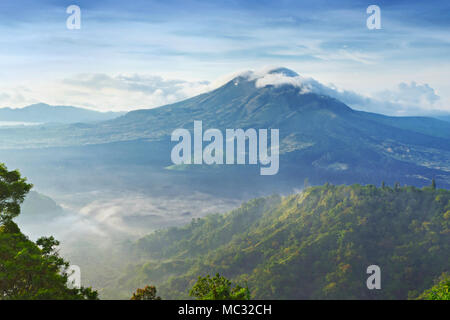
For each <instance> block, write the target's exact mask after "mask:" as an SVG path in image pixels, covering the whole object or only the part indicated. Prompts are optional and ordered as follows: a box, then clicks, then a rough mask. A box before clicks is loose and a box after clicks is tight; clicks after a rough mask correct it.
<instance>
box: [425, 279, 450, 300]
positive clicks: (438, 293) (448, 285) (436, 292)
mask: <svg viewBox="0 0 450 320" xmlns="http://www.w3.org/2000/svg"><path fill="white" fill-rule="evenodd" d="M419 299H422V300H450V275H449V274H446V273H444V274H443V275H442V276H441V277H440V278H439V282H438V283H437V284H436V285H434V286H433V287H431V288H430V289H428V290H426V291H425V292H424V293H423V294H422V295H421V296H420V297H419Z"/></svg>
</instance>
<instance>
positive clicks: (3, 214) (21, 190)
mask: <svg viewBox="0 0 450 320" xmlns="http://www.w3.org/2000/svg"><path fill="white" fill-rule="evenodd" d="M26 181H27V179H25V178H22V177H21V176H20V173H19V171H17V170H14V171H8V169H7V168H6V166H5V165H4V164H2V163H0V224H3V223H4V222H6V221H9V220H12V219H13V218H15V217H17V216H18V215H19V214H20V204H21V203H22V202H23V200H24V199H25V195H26V194H27V193H28V192H29V191H30V190H31V188H32V187H33V185H32V184H28V183H27V182H26Z"/></svg>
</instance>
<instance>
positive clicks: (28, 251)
mask: <svg viewBox="0 0 450 320" xmlns="http://www.w3.org/2000/svg"><path fill="white" fill-rule="evenodd" d="M31 187H32V186H31V185H30V184H27V183H26V179H24V178H21V176H20V173H19V172H18V171H8V170H7V169H6V167H5V166H4V165H3V164H0V300H7V299H12V300H14V299H20V300H34V299H39V300H42V299H52V300H53V299H74V300H75V299H76V300H78V299H97V292H96V291H93V290H91V289H90V288H81V289H76V288H73V289H72V288H69V287H68V286H67V281H68V277H69V274H68V273H67V270H68V267H69V263H68V262H66V261H64V259H62V258H61V257H60V256H59V254H58V252H57V251H56V249H55V248H56V247H57V246H58V245H59V242H58V241H56V240H55V239H54V238H53V237H49V238H40V239H39V240H38V241H37V242H36V243H34V242H32V241H30V240H29V239H28V238H27V237H26V236H25V235H24V234H22V232H21V231H20V229H19V227H18V226H17V225H16V224H15V223H14V222H13V221H12V219H13V218H14V217H16V216H18V215H19V214H20V204H21V203H22V202H23V200H24V198H25V195H26V194H27V193H28V191H29V190H30V189H31Z"/></svg>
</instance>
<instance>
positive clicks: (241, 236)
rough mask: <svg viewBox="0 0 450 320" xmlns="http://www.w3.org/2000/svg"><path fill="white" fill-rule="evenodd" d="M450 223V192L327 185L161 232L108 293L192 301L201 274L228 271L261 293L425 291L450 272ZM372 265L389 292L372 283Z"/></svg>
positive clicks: (141, 246) (348, 295)
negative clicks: (148, 289)
mask: <svg viewBox="0 0 450 320" xmlns="http://www.w3.org/2000/svg"><path fill="white" fill-rule="evenodd" d="M449 226H450V192H449V191H447V190H436V189H435V187H426V188H422V189H417V188H415V187H399V186H398V185H397V186H396V187H394V188H390V187H382V188H377V187H375V186H372V185H368V186H361V185H352V186H333V185H329V184H326V185H324V186H321V187H311V188H308V189H306V190H305V191H304V192H302V193H299V194H295V195H291V196H288V197H279V196H271V197H267V198H260V199H255V200H252V201H250V202H248V203H245V204H244V205H243V206H242V207H241V208H239V209H237V210H234V211H232V212H230V213H228V214H225V215H211V216H208V217H206V218H203V219H195V220H193V221H192V222H191V223H190V224H189V225H187V226H185V227H182V228H171V229H168V230H164V231H158V232H155V233H153V234H151V235H149V236H147V237H145V238H143V239H141V240H140V241H139V242H138V243H137V244H135V245H133V246H132V249H133V250H134V254H135V258H136V261H142V263H138V264H136V265H130V266H129V267H128V270H127V273H126V275H125V276H123V277H122V278H120V279H118V280H117V282H116V283H114V285H113V286H112V287H111V288H109V289H106V290H104V291H103V294H104V295H105V296H113V295H111V293H112V292H114V293H115V294H116V295H115V297H116V298H118V297H127V296H129V295H130V292H131V291H132V290H134V289H135V288H138V287H142V286H143V285H145V284H147V283H153V284H156V285H157V287H158V290H159V292H160V294H161V296H162V297H163V298H188V288H190V287H192V285H193V284H194V283H195V280H196V279H197V277H198V276H200V275H204V274H215V273H217V272H219V273H220V274H223V275H224V276H226V277H227V278H229V279H231V280H232V281H235V282H236V283H240V284H241V285H244V286H245V285H248V287H249V288H250V291H251V298H256V299H407V298H416V297H418V296H419V295H420V294H421V293H422V292H423V291H424V290H426V289H428V288H430V287H431V286H432V285H433V281H434V279H436V278H438V277H439V276H440V275H441V274H442V273H444V272H446V271H449V270H450V255H449V252H450V230H449ZM139 259H140V260H139ZM373 264H375V265H378V266H380V268H381V290H368V289H367V287H366V279H367V278H368V277H369V275H368V274H367V273H366V269H367V267H368V266H369V265H373Z"/></svg>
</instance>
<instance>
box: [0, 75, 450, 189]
mask: <svg viewBox="0 0 450 320" xmlns="http://www.w3.org/2000/svg"><path fill="white" fill-rule="evenodd" d="M280 80H281V81H280ZM307 84H308V83H305V87H302V77H301V76H298V75H297V73H295V72H294V71H291V70H289V69H286V68H278V69H273V70H269V71H268V72H266V73H264V74H257V73H251V72H249V73H242V74H240V75H238V76H236V77H235V78H233V79H232V80H230V81H228V82H227V83H225V84H224V85H223V86H221V87H219V88H217V89H215V90H213V91H210V92H207V93H204V94H201V95H198V96H195V97H192V98H189V99H186V100H183V101H180V102H177V103H174V104H170V105H165V106H161V107H158V108H154V109H143V110H136V111H131V112H128V113H127V114H125V115H123V116H120V117H118V118H115V119H112V120H107V121H103V122H99V123H92V124H68V125H60V126H40V127H29V128H18V129H5V128H3V129H2V128H0V149H4V150H5V149H19V148H20V149H26V148H44V147H45V148H47V147H83V146H87V145H90V146H99V145H103V146H105V147H104V148H105V149H106V150H108V154H110V156H108V157H105V158H106V159H107V161H111V159H116V154H117V150H121V149H120V145H122V146H125V145H130V148H135V149H132V150H127V153H126V157H127V158H128V159H136V160H135V161H137V162H140V161H145V162H146V163H148V164H150V163H151V164H152V165H155V164H156V163H158V166H159V165H161V167H159V168H160V169H161V170H163V169H164V168H166V167H168V166H170V165H171V164H172V163H171V162H170V150H171V148H172V147H173V143H172V142H171V141H170V135H171V133H172V132H173V130H175V129H177V128H186V129H188V130H192V129H193V122H194V120H202V122H203V130H207V129H208V128H217V129H220V130H222V131H224V130H225V129H228V128H242V129H246V128H255V129H270V128H275V129H279V130H280V171H279V173H278V175H277V176H276V177H274V179H276V180H277V181H279V182H280V184H281V185H282V186H288V185H289V186H291V185H293V186H295V187H298V185H299V183H301V182H302V181H303V180H304V179H305V178H308V179H309V181H310V182H311V183H313V184H315V183H324V182H327V181H329V182H333V183H356V182H359V183H376V184H378V183H380V181H381V180H385V182H386V183H389V184H394V183H395V182H396V181H398V182H400V183H402V184H404V183H406V184H413V185H416V186H423V185H428V184H429V183H430V182H431V179H432V178H433V177H434V178H435V179H436V181H437V182H438V184H439V185H440V186H442V187H449V186H450V124H449V123H448V122H445V121H442V120H438V119H433V118H427V117H389V116H385V115H381V114H375V113H368V112H363V111H356V110H353V109H352V108H350V107H349V106H347V105H346V104H344V103H343V102H341V101H339V100H337V99H335V98H332V97H330V96H327V95H324V94H321V93H320V92H317V91H314V90H309V89H308V88H307ZM132 144H134V145H133V146H132V147H131V145H132ZM114 148H118V149H117V150H115V151H114V150H113V149H114ZM95 150H96V149H95V148H94V149H91V150H90V152H95ZM109 152H110V153H109ZM101 155H102V156H104V153H101ZM99 156H100V154H99ZM122 164H123V163H121V165H122ZM197 168H199V167H198V166H197V167H196V166H189V168H187V170H185V172H184V173H183V174H186V175H189V172H192V170H196V169H197ZM251 168H252V167H251V166H247V167H245V168H243V167H239V169H242V170H251ZM210 169H211V170H212V168H210ZM239 169H237V168H234V167H233V168H229V169H225V168H224V167H223V166H222V167H220V168H217V169H214V170H215V171H216V172H221V170H229V171H230V170H236V172H237V171H239ZM171 174H176V173H174V172H173V173H171ZM180 174H181V173H180ZM220 174H223V172H222V173H220ZM195 175H196V174H192V175H191V176H195ZM249 175H250V176H247V177H246V178H245V180H244V181H247V182H250V181H251V180H250V178H249V177H253V176H254V174H253V173H249ZM205 176H206V177H207V178H208V177H209V176H208V174H206V173H205ZM224 176H227V177H233V176H234V174H230V173H227V174H225V175H224ZM236 177H240V178H242V177H243V175H242V172H239V173H237V176H236ZM288 180H289V181H291V183H290V184H288V183H287V181H288ZM244 181H242V182H241V183H242V185H244ZM258 185H261V186H265V185H266V184H264V183H259V184H258ZM274 188H275V187H274Z"/></svg>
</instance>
